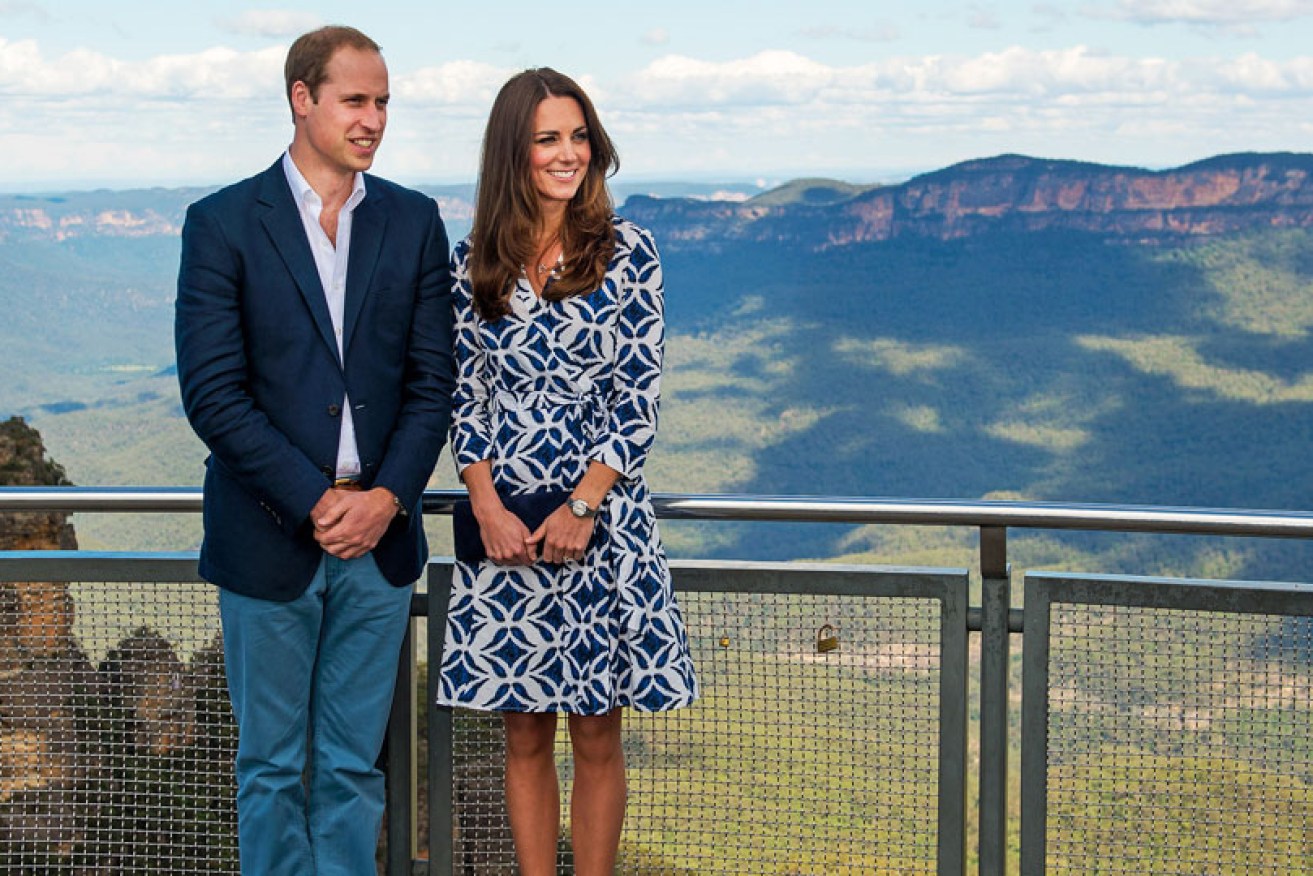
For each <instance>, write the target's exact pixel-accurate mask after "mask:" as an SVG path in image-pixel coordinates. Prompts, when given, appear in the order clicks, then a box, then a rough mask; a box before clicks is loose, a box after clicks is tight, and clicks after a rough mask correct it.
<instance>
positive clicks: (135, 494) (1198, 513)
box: [0, 487, 1313, 538]
mask: <svg viewBox="0 0 1313 876" xmlns="http://www.w3.org/2000/svg"><path fill="white" fill-rule="evenodd" d="M464 495H465V493H464V491H463V490H428V491H426V492H425V493H424V511H425V513H429V514H449V513H451V506H452V503H454V502H455V501H456V500H457V499H460V498H462V497H463V496H464ZM653 503H654V505H655V506H656V512H657V516H658V517H661V518H663V519H667V520H737V521H783V522H793V523H901V524H918V525H924V526H977V527H1000V528H1004V529H1014V528H1015V529H1073V530H1088V531H1101V532H1102V531H1106V532H1145V533H1172V534H1178V535H1179V534H1184V535H1228V536H1258V537H1265V538H1313V513H1309V512H1303V511H1257V510H1247V509H1233V508H1188V507H1172V506H1153V505H1116V504H1096V503H1068V502H1022V501H999V500H966V499H890V498H849V497H821V496H742V495H739V496H727V495H687V494H672V493H665V494H658V495H655V496H654V497H653ZM200 510H201V490H200V488H199V487H0V512H22V511H62V512H66V513H113V512H128V511H131V512H145V513H153V512H165V513H188V512H199V511H200Z"/></svg>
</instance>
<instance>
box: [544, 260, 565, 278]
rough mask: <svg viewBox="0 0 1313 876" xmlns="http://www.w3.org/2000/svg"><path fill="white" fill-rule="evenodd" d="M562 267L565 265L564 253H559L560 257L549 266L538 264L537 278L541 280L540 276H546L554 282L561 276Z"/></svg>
mask: <svg viewBox="0 0 1313 876" xmlns="http://www.w3.org/2000/svg"><path fill="white" fill-rule="evenodd" d="M564 265H565V253H561V254H560V255H558V256H557V257H556V261H554V262H552V263H551V264H550V265H544V264H543V263H542V262H539V263H538V278H539V279H540V280H541V279H542V275H543V274H546V275H547V276H548V277H549V278H550V279H552V280H555V279H557V278H558V277H560V276H561V268H562V267H564Z"/></svg>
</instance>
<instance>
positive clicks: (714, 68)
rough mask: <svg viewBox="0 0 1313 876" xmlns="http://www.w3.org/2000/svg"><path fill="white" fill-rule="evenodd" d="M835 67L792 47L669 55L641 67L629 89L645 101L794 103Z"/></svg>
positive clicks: (822, 82) (813, 93)
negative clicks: (729, 54) (716, 56)
mask: <svg viewBox="0 0 1313 876" xmlns="http://www.w3.org/2000/svg"><path fill="white" fill-rule="evenodd" d="M835 72H836V71H835V69H834V68H831V67H827V66H825V65H824V64H819V63H817V62H815V61H812V60H809V59H808V58H804V57H803V56H802V55H798V54H795V53H794V52H784V51H772V52H761V53H759V54H756V55H753V56H752V57H750V58H743V59H740V60H733V61H723V62H715V61H700V60H697V59H695V58H688V57H684V56H682V55H667V56H666V57H664V58H660V59H658V60H656V61H653V62H652V63H651V64H649V65H648V66H647V68H646V69H644V70H641V71H639V73H638V74H637V75H636V76H634V77H633V83H632V90H633V96H634V97H635V98H637V99H638V100H640V101H642V102H643V103H645V104H647V105H653V104H662V103H664V104H668V105H688V104H692V105H703V104H712V105H717V104H777V103H782V104H796V103H801V102H805V101H809V100H811V99H813V98H815V97H816V96H817V94H818V93H819V91H820V89H822V88H823V87H825V86H826V85H827V84H829V83H830V82H831V81H833V79H834V77H835Z"/></svg>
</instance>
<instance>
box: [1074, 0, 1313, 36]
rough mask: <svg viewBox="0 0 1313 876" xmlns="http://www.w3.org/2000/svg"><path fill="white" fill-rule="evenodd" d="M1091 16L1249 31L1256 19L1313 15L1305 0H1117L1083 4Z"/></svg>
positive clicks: (1276, 19) (1264, 19)
mask: <svg viewBox="0 0 1313 876" xmlns="http://www.w3.org/2000/svg"><path fill="white" fill-rule="evenodd" d="M1084 12H1085V14H1086V15H1089V16H1090V17H1093V18H1113V19H1119V20H1124V21H1132V22H1136V23H1138V24H1146V25H1153V24H1190V25H1197V26H1201V27H1217V28H1224V29H1228V30H1237V29H1239V30H1244V31H1248V30H1250V29H1251V28H1252V25H1253V23H1254V22H1258V21H1293V20H1295V19H1298V18H1306V17H1308V16H1310V15H1313V5H1311V4H1310V3H1309V2H1308V0H1117V2H1116V3H1115V4H1109V3H1099V4H1092V5H1089V6H1087V7H1086V8H1085V10H1084Z"/></svg>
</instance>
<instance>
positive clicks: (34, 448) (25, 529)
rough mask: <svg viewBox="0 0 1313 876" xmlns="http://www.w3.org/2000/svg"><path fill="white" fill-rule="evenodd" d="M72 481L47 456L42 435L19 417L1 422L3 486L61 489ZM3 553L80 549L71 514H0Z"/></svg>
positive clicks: (0, 548) (0, 440) (0, 546)
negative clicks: (70, 520) (70, 521)
mask: <svg viewBox="0 0 1313 876" xmlns="http://www.w3.org/2000/svg"><path fill="white" fill-rule="evenodd" d="M68 482H69V481H68V478H66V477H65V476H64V469H63V468H62V467H61V466H60V465H59V464H58V463H56V462H54V461H52V460H51V459H50V458H49V457H47V456H46V449H45V446H44V445H43V444H42V443H41V435H40V433H38V432H37V431H36V430H35V429H33V428H32V427H31V426H28V425H27V424H26V423H25V422H23V420H22V419H21V418H19V417H13V418H11V419H10V420H9V421H7V422H4V423H0V486H7V487H57V486H62V485H66V484H68ZM0 550H6V551H37V550H77V536H76V535H75V534H74V532H73V525H72V524H71V523H69V522H68V515H67V514H61V513H57V512H49V513H47V512H30V513H29V512H24V513H21V514H0Z"/></svg>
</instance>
